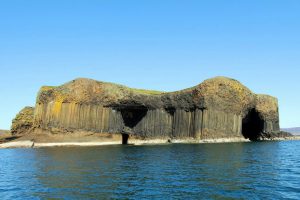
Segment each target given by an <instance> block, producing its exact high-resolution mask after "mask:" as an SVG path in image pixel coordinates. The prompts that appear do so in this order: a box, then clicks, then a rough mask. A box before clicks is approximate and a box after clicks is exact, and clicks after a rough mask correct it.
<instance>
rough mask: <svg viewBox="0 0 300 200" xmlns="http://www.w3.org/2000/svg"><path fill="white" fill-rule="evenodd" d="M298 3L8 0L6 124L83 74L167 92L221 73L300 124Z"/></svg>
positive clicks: (1, 60) (3, 63) (1, 59)
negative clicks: (47, 91)
mask: <svg viewBox="0 0 300 200" xmlns="http://www.w3.org/2000/svg"><path fill="white" fill-rule="evenodd" d="M299 10H300V1H298V0H281V1H279V0H248V1H247V0H245V1H240V0H237V1H233V0H209V1H208V0H207V1H201V0H195V1H193V0H181V1H177V0H164V1H162V0H151V1H150V0H135V1H134V0H126V1H123V0H119V1H117V0H106V1H104V0H103V1H101V0H98V1H96V0H95V1H93V0H86V1H83V0H82V1H76V0H72V1H67V0H51V1H31V0H26V1H23V0H1V1H0V47H1V48H0V69H1V76H0V91H1V98H0V129H1V128H3V129H8V128H9V127H10V125H11V120H12V118H13V117H14V116H15V115H16V113H17V112H18V111H19V110H20V109H22V108H23V107H24V106H27V105H31V106H34V104H35V98H36V94H37V91H38V90H39V88H40V86H42V85H60V84H62V83H64V82H67V81H69V80H72V79H74V78H77V77H88V78H93V79H97V80H103V81H109V82H116V83H120V84H125V85H127V86H130V87H136V88H146V89H155V90H163V91H173V90H179V89H183V88H186V87H190V86H194V85H196V84H198V83H200V82H202V81H203V80H204V79H207V78H211V77H214V76H220V75H222V76H229V77H232V78H235V79H238V80H240V81H241V82H242V83H244V84H245V85H246V86H248V87H249V88H250V89H251V90H252V91H254V92H256V93H267V94H270V95H273V96H276V97H278V99H279V103H280V117H281V119H280V120H281V126H282V127H293V126H300V118H299V116H300V104H299V102H300V93H299V81H298V80H299V76H300V67H299V66H300V12H299Z"/></svg>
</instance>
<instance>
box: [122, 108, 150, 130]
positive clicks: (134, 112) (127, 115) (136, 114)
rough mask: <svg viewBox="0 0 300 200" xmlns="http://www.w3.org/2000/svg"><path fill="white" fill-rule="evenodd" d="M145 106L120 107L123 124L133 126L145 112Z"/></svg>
mask: <svg viewBox="0 0 300 200" xmlns="http://www.w3.org/2000/svg"><path fill="white" fill-rule="evenodd" d="M147 112H148V109H147V108H146V107H133V108H130V107H128V108H122V109H121V115H122V118H123V122H124V125H125V126H127V127H129V128H134V127H135V126H136V125H137V124H138V123H139V122H140V121H141V120H142V119H143V118H144V117H145V116H146V114H147Z"/></svg>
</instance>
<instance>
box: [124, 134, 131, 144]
mask: <svg viewBox="0 0 300 200" xmlns="http://www.w3.org/2000/svg"><path fill="white" fill-rule="evenodd" d="M128 138H129V135H128V134H126V133H123V134H122V144H128Z"/></svg>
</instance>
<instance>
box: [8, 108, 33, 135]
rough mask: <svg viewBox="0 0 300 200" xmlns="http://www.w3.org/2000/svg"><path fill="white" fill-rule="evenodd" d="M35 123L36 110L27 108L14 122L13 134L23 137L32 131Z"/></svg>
mask: <svg viewBox="0 0 300 200" xmlns="http://www.w3.org/2000/svg"><path fill="white" fill-rule="evenodd" d="M33 121H34V108H33V107H25V108H23V109H22V110H21V111H20V112H19V113H18V114H17V116H16V117H15V118H14V119H13V121H12V126H11V134H12V135H23V134H26V133H27V132H28V131H30V130H31V129H32V127H33Z"/></svg>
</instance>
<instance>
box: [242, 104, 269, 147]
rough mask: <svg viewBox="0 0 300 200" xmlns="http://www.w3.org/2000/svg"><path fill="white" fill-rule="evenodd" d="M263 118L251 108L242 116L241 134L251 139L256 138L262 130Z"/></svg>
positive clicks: (254, 139)
mask: <svg viewBox="0 0 300 200" xmlns="http://www.w3.org/2000/svg"><path fill="white" fill-rule="evenodd" d="M263 128H264V120H263V119H262V118H261V117H260V115H259V113H258V112H257V111H256V109H252V110H250V111H249V112H248V114H247V115H246V116H245V117H244V118H243V121H242V134H243V136H244V137H245V138H247V139H250V140H251V141H256V140H258V138H259V136H260V134H261V133H262V132H263Z"/></svg>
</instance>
